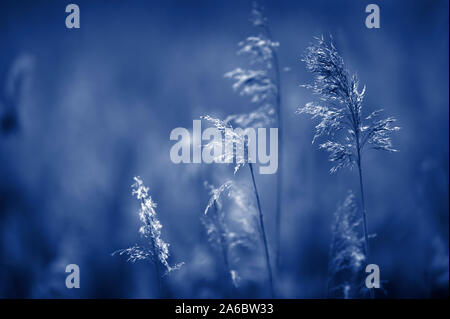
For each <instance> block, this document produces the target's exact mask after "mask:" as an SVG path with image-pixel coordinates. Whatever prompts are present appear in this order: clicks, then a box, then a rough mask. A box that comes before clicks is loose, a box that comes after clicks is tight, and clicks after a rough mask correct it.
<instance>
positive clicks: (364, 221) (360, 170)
mask: <svg viewBox="0 0 450 319" xmlns="http://www.w3.org/2000/svg"><path fill="white" fill-rule="evenodd" d="M357 144H358V145H357V149H358V163H357V164H358V173H359V188H360V191H361V204H362V216H363V228H364V251H365V254H366V264H368V260H369V235H368V231H367V217H366V215H367V214H366V202H365V197H364V184H363V177H362V169H361V151H360V149H359V142H358V139H357ZM369 293H370V298H372V299H374V298H375V293H374V291H373V288H371V289H369Z"/></svg>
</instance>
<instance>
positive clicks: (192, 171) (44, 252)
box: [0, 0, 449, 298]
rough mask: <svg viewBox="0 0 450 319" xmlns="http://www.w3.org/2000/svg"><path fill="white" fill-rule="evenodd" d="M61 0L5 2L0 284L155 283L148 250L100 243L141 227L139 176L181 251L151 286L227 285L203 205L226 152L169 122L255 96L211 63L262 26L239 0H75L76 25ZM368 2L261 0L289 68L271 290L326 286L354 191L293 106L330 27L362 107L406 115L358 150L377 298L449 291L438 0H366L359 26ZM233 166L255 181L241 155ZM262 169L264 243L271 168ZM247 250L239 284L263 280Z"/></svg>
mask: <svg viewBox="0 0 450 319" xmlns="http://www.w3.org/2000/svg"><path fill="white" fill-rule="evenodd" d="M68 3H69V2H67V3H66V2H65V1H23V0H21V1H2V2H1V4H0V92H2V93H1V94H0V97H1V96H2V94H5V93H4V91H5V90H4V87H5V86H6V84H5V83H7V81H8V72H9V70H10V69H11V67H12V66H13V65H14V64H15V63H18V62H17V61H18V59H19V60H20V59H25V61H28V62H27V63H28V64H27V65H28V67H27V69H26V72H25V73H26V74H25V79H26V81H24V85H23V86H22V89H21V93H20V97H19V98H18V100H17V103H16V105H14V109H15V110H16V115H17V121H18V126H17V127H16V128H13V129H12V130H8V131H4V132H2V134H1V135H0V163H1V165H0V297H27V298H28V297H31V298H38V297H50V298H55V297H57V298H61V297H69V298H81V297H83V298H91V297H126V298H153V297H159V296H161V294H160V293H159V292H158V290H157V288H156V286H155V276H154V268H153V266H152V264H150V263H145V262H141V263H136V264H132V263H126V262H125V260H124V258H121V257H119V256H114V257H112V256H111V255H110V254H111V253H112V252H113V251H115V250H117V249H120V248H126V247H128V246H130V245H132V244H133V243H134V242H137V241H139V235H138V232H137V230H138V228H139V220H138V216H137V214H136V212H137V210H138V208H139V207H138V202H137V201H136V200H135V199H134V198H133V197H132V196H131V190H130V185H131V184H132V182H133V181H132V178H133V176H136V175H139V176H141V177H142V178H143V179H144V182H145V183H146V184H147V186H149V187H150V193H151V195H152V197H153V199H154V200H155V201H156V202H157V203H158V208H157V212H158V214H159V217H160V219H161V222H162V224H163V229H162V231H163V238H164V239H165V240H166V241H167V242H169V243H170V244H171V246H170V249H171V254H172V257H171V259H170V260H171V262H172V263H174V262H180V261H184V262H185V263H186V264H185V265H184V266H183V267H182V268H181V269H180V270H178V271H175V272H173V273H171V274H170V275H169V276H166V277H164V279H163V282H164V289H163V296H164V297H170V298H172V297H174V298H175V297H184V298H188V297H191V298H216V297H224V296H226V288H224V286H225V284H224V282H225V280H224V272H223V265H222V262H221V259H220V256H218V255H217V253H216V252H215V251H214V250H213V249H212V248H211V247H210V245H209V243H208V241H207V237H206V233H205V231H204V228H203V226H202V224H201V222H200V216H201V215H202V213H203V210H204V208H205V206H206V204H207V202H208V193H207V191H206V190H205V188H204V186H203V182H204V181H205V180H209V181H211V182H213V183H215V184H218V183H219V182H221V181H224V179H225V178H232V167H223V165H206V164H203V165H197V164H196V165H194V164H180V165H176V164H173V163H172V162H171V161H170V158H169V150H170V147H171V146H172V145H173V142H172V141H170V140H169V134H170V131H171V130H172V129H173V128H175V127H179V126H181V127H186V128H188V129H191V127H192V120H193V119H198V118H199V116H201V115H204V114H215V115H218V116H221V117H225V116H226V115H228V114H231V113H242V112H248V111H251V110H252V109H253V108H254V106H253V105H250V103H249V102H248V99H245V98H242V97H240V96H239V95H238V94H237V93H235V92H233V90H232V88H231V83H230V81H229V80H228V79H225V78H224V77H223V74H224V73H225V72H227V71H230V70H232V69H234V68H236V67H239V66H243V65H245V59H244V58H243V57H240V56H237V55H236V54H235V51H236V50H237V48H238V47H237V43H238V42H239V41H241V40H243V39H245V38H246V37H247V36H249V35H254V34H257V32H256V30H255V29H254V27H253V26H252V25H251V24H250V23H249V21H248V18H249V12H250V8H251V2H250V1H164V2H163V1H136V0H133V1H119V0H111V1H100V0H97V1H92V0H91V1H80V0H77V1H76V2H75V3H77V4H78V5H79V6H80V10H81V28H80V29H78V30H68V29H66V27H65V23H64V21H65V18H66V15H67V14H66V13H65V6H66V5H67V4H68ZM368 3H371V2H367V1H324V0H315V1H267V2H264V3H263V5H264V6H265V8H266V13H267V16H268V18H269V23H270V27H271V29H272V33H273V35H274V38H275V40H277V41H279V42H280V47H279V50H278V52H279V58H280V64H281V67H282V68H284V67H289V68H290V71H289V72H283V73H282V78H281V81H282V91H281V94H282V108H283V123H284V134H285V153H284V161H283V163H280V165H283V169H284V171H283V172H284V173H283V174H284V184H283V189H284V191H283V201H282V211H283V217H282V267H281V269H280V271H279V273H278V274H277V275H276V286H277V290H278V296H279V297H283V298H323V297H326V282H327V263H328V247H329V244H330V239H331V233H330V227H331V222H332V217H333V212H334V210H335V209H336V207H337V205H338V203H339V202H342V201H343V199H344V198H345V194H346V192H347V190H348V189H354V190H355V192H357V190H358V188H357V187H358V184H357V183H358V180H357V175H356V171H342V172H340V173H338V174H337V175H330V174H329V172H328V170H329V168H330V164H329V163H328V161H327V154H326V153H325V152H322V151H317V146H316V145H311V140H312V136H313V127H314V123H313V122H312V121H310V119H309V118H308V116H298V115H296V114H295V110H296V109H297V107H299V106H302V105H304V104H305V103H306V102H309V101H310V100H311V99H312V96H311V94H310V92H308V91H306V90H305V89H303V88H300V87H299V85H300V84H303V83H307V82H310V81H311V75H310V74H308V73H307V72H306V70H305V66H304V63H302V62H301V61H300V57H301V55H302V53H303V52H304V50H305V49H306V47H307V46H308V44H309V43H310V42H311V41H312V40H313V36H317V35H321V34H324V35H328V34H332V35H333V38H334V40H335V43H336V46H337V47H338V49H339V51H340V53H341V54H342V56H343V57H344V60H345V61H346V64H347V66H348V67H349V69H350V70H351V71H352V72H357V73H358V75H359V77H360V80H361V82H362V83H363V84H365V85H367V94H366V100H365V107H366V112H367V114H368V112H369V111H372V110H374V109H376V108H384V109H385V111H386V114H388V115H392V116H395V117H396V118H397V119H398V125H399V126H401V127H402V130H401V131H400V132H399V133H398V134H396V135H395V136H394V145H395V146H397V148H398V149H399V150H400V152H399V153H396V154H388V153H384V152H369V153H367V155H366V157H365V159H364V160H365V162H364V166H365V174H366V175H365V183H366V184H365V187H366V194H367V200H366V202H367V203H366V204H367V210H368V224H369V230H370V232H373V233H376V234H377V237H376V238H375V239H373V240H372V241H371V253H372V257H371V258H372V259H373V260H374V261H376V263H377V264H378V265H379V266H380V269H381V279H382V280H384V281H385V288H386V290H387V295H386V296H385V297H388V298H406V297H413V298H417V297H421V298H429V297H445V296H448V231H449V219H448V185H449V182H448V177H449V172H448V168H449V165H448V163H449V160H448V150H449V140H448V137H449V120H448V118H449V113H448V111H449V94H448V85H449V83H448V79H449V74H448V67H449V65H448V53H449V52H448V39H449V38H448V27H449V20H448V9H449V8H448V1H425V0H423V1H381V0H377V1H375V3H377V4H378V5H379V6H380V9H381V28H380V29H377V30H375V29H367V28H366V27H365V25H364V21H365V18H366V15H367V14H366V13H365V12H364V9H365V6H366V5H367V4H368ZM21 57H22V58H21ZM24 57H25V58H24ZM0 107H2V106H1V105H0ZM2 111H3V110H2ZM235 178H237V179H240V180H242V181H244V182H245V181H249V171H248V169H247V168H244V169H242V170H241V171H239V172H238V174H237V176H236V177H235ZM256 180H257V183H258V187H259V189H260V194H261V198H262V206H263V210H264V212H265V216H266V217H265V218H266V228H267V232H268V238H269V246H270V249H271V253H273V249H274V245H273V242H274V241H273V239H274V226H275V217H274V210H275V194H276V192H275V187H276V177H275V175H257V176H256ZM255 255H256V254H255ZM272 255H273V254H272ZM246 257H247V256H246V255H242V256H237V259H238V261H237V263H238V264H240V265H241V266H239V267H242V271H241V274H242V277H244V278H243V283H242V285H241V287H240V288H239V289H238V292H237V295H236V296H238V297H267V296H268V290H267V287H266V279H265V272H264V271H265V270H264V267H263V266H264V265H263V262H262V259H258V257H257V256H256V257H253V258H254V259H252V260H253V261H252V262H248V260H247V263H248V264H245V261H246ZM249 258H250V257H249ZM247 259H248V258H247ZM70 263H75V264H78V265H79V266H80V268H81V288H80V289H71V290H69V289H67V288H66V287H65V285H64V280H65V276H66V273H65V272H64V270H65V266H66V265H67V264H70ZM252 267H253V268H252ZM246 274H251V276H252V277H251V279H249V278H250V277H248V278H245V277H246ZM380 297H383V294H380Z"/></svg>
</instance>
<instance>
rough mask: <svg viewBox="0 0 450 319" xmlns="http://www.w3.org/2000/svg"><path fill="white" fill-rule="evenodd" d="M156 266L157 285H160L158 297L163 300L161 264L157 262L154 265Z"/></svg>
mask: <svg viewBox="0 0 450 319" xmlns="http://www.w3.org/2000/svg"><path fill="white" fill-rule="evenodd" d="M154 265H155V276H156V284H157V285H158V296H159V298H163V297H164V296H163V290H162V278H161V273H160V271H159V264H158V262H157V261H155V263H154Z"/></svg>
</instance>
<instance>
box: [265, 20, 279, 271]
mask: <svg viewBox="0 0 450 319" xmlns="http://www.w3.org/2000/svg"><path fill="white" fill-rule="evenodd" d="M264 29H265V31H266V34H267V37H268V38H269V39H270V41H272V33H271V31H270V28H269V26H268V25H267V24H265V25H264ZM272 54H273V55H272V63H273V70H274V75H275V86H276V88H277V92H276V96H275V102H276V108H275V109H276V112H277V122H278V152H279V153H278V171H277V199H276V215H275V216H276V223H275V227H276V228H275V265H276V267H277V269H279V268H280V266H281V203H282V201H281V194H282V185H283V174H282V167H283V125H282V119H281V80H280V65H279V62H278V55H277V52H276V51H275V50H273V51H272Z"/></svg>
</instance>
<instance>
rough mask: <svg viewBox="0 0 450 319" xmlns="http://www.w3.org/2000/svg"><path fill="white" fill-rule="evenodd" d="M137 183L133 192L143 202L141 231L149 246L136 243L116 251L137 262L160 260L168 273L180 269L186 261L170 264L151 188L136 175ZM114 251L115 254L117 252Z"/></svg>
mask: <svg viewBox="0 0 450 319" xmlns="http://www.w3.org/2000/svg"><path fill="white" fill-rule="evenodd" d="M134 180H135V183H134V184H133V185H132V186H131V187H132V194H133V195H135V196H136V198H137V199H138V200H139V201H140V203H141V208H140V210H139V218H140V220H141V222H142V226H141V227H140V229H139V233H140V234H141V236H142V237H144V238H146V239H148V248H145V247H140V246H139V245H134V246H132V247H130V248H127V249H122V250H118V251H117V252H115V253H118V254H119V255H127V256H128V259H127V261H131V262H136V261H138V260H152V261H153V262H159V263H160V264H161V265H162V266H163V267H164V268H166V274H167V273H169V272H171V271H172V270H176V269H179V268H180V267H181V266H182V265H183V264H184V263H178V264H176V265H174V266H171V265H169V262H168V258H169V244H168V243H166V242H165V241H164V240H163V239H162V238H161V228H162V225H161V222H160V221H159V220H158V217H157V214H156V211H155V208H156V207H157V205H156V203H155V202H154V201H153V199H152V197H151V196H150V195H149V193H148V191H149V188H148V187H146V186H145V185H144V182H143V181H142V179H141V178H140V177H134ZM115 253H113V254H115Z"/></svg>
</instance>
